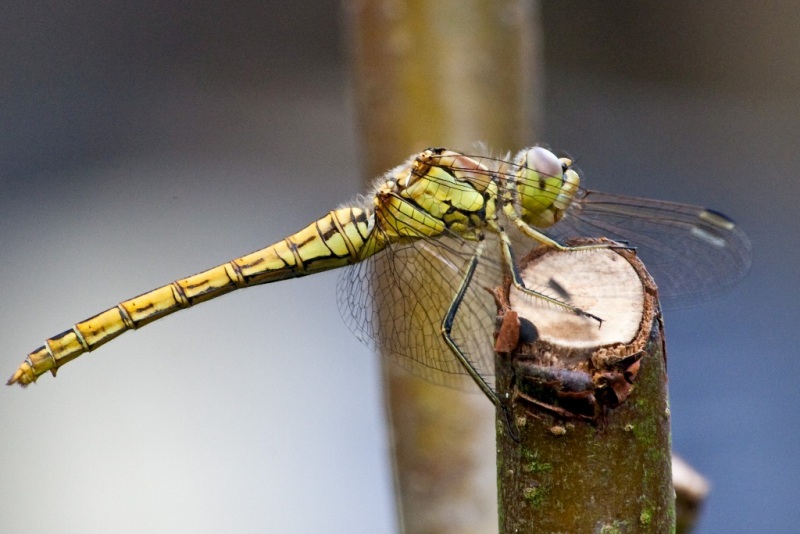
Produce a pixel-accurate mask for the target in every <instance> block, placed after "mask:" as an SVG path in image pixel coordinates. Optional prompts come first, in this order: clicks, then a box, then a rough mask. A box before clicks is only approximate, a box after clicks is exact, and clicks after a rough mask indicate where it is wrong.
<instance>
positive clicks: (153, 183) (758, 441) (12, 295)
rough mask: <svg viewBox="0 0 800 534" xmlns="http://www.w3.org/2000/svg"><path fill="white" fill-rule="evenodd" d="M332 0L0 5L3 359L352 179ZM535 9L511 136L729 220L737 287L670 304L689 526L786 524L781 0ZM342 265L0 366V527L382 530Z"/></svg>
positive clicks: (788, 180) (246, 239)
mask: <svg viewBox="0 0 800 534" xmlns="http://www.w3.org/2000/svg"><path fill="white" fill-rule="evenodd" d="M431 16H445V17H446V18H447V20H449V21H450V23H451V24H452V26H453V29H454V31H456V30H457V28H458V17H459V15H458V13H446V14H439V13H432V14H431ZM341 19H342V17H341V6H340V4H339V2H334V1H318V0H315V1H311V0H308V1H296V2H264V1H260V2H255V1H240V2H233V3H226V4H225V5H222V4H217V3H213V2H188V1H184V0H181V1H172V2H161V1H155V0H149V1H148V0H145V1H143V2H137V3H130V2H121V1H118V0H113V1H104V2H98V1H95V2H92V1H85V2H79V3H70V4H69V5H68V4H67V3H58V2H50V3H37V4H35V5H34V4H31V3H27V2H19V1H13V0H12V1H11V2H6V3H5V5H4V7H3V15H2V18H0V44H1V46H0V225H1V227H2V231H0V251H2V253H1V254H2V255H1V256H0V258H2V260H1V261H0V299H2V302H3V305H2V307H0V339H2V340H3V349H2V354H0V362H2V369H5V371H3V372H5V373H7V374H9V375H10V374H11V372H12V371H13V370H14V368H15V367H16V366H17V365H18V364H19V362H20V361H22V359H23V358H24V357H25V354H27V353H28V352H29V351H30V350H32V349H34V348H35V347H37V346H39V345H40V344H41V342H42V341H43V340H44V338H46V337H49V336H52V335H54V334H57V333H58V332H61V331H63V330H64V329H66V328H68V327H69V326H71V325H72V324H73V323H74V322H76V321H78V320H81V319H84V318H86V317H88V316H91V315H93V314H94V313H96V312H98V311H100V310H103V309H105V308H107V307H109V306H111V305H113V304H115V303H116V302H118V301H120V300H123V299H125V298H129V297H131V296H133V295H136V294H139V293H141V292H143V291H146V290H149V289H152V288H153V287H155V286H158V285H161V284H164V283H167V282H169V281H171V280H173V279H175V278H179V277H182V276H186V275H188V274H192V273H194V272H197V271H199V270H202V269H205V268H207V267H210V266H213V265H216V264H218V263H221V262H223V261H227V260H229V259H231V258H233V257H237V256H240V255H242V254H244V253H247V252H250V251H252V250H255V249H258V248H260V247H262V246H264V245H266V244H269V243H272V242H274V241H276V240H277V239H280V238H282V237H284V236H285V235H286V234H288V233H291V232H293V231H295V230H297V229H299V228H301V227H302V226H305V225H306V224H307V223H308V222H310V221H311V220H312V219H315V218H317V217H318V216H320V215H322V214H324V213H326V212H327V211H328V210H330V209H332V208H335V207H337V206H338V205H339V203H341V202H344V201H347V200H348V199H350V198H352V197H353V196H354V195H356V194H357V193H359V192H361V191H362V187H361V186H360V183H361V176H360V172H361V170H362V168H363V166H362V165H361V163H360V161H359V157H360V156H362V154H359V151H358V148H357V145H356V140H357V132H356V124H355V121H354V118H353V116H354V103H353V101H352V92H351V91H352V89H351V85H350V79H349V72H348V66H347V53H346V51H347V49H346V45H345V39H344V33H343V32H344V30H343V25H342V23H341V22H342V20H341ZM540 21H541V24H542V28H543V30H544V33H543V55H544V65H545V69H544V73H543V78H542V80H541V83H543V87H544V100H543V108H542V110H541V111H542V117H543V123H542V124H543V131H544V135H542V136H540V139H531V140H530V143H529V144H534V143H535V142H543V143H547V144H549V145H550V146H551V147H554V148H558V149H563V150H566V151H568V152H569V153H570V154H571V155H572V156H573V157H574V158H576V159H577V160H578V164H579V166H580V168H581V169H582V170H583V172H584V174H585V177H584V180H585V183H586V184H587V186H589V187H592V188H596V189H601V190H607V191H610V192H619V193H627V194H633V195H638V196H649V197H655V198H662V199H667V200H676V201H681V202H690V203H698V204H704V205H709V206H712V207H714V208H716V209H718V210H721V211H724V212H725V213H727V214H729V215H731V216H732V217H733V218H735V219H736V220H737V221H738V222H739V223H740V224H741V225H742V226H743V227H744V228H745V229H746V231H747V232H748V234H749V235H750V237H751V239H752V242H753V249H754V265H753V269H752V272H751V273H750V275H749V277H748V278H746V279H745V280H744V282H743V283H741V284H740V285H739V286H737V287H736V288H735V289H733V290H732V291H731V292H729V293H727V294H726V295H724V296H722V297H720V298H718V299H716V300H713V301H712V302H710V303H707V304H704V305H701V306H697V307H692V308H686V309H680V310H668V311H667V316H666V321H667V323H666V328H667V334H668V350H669V373H670V396H671V404H672V418H673V419H672V420H673V447H674V449H675V451H676V452H677V453H679V454H681V455H682V456H683V457H685V458H686V459H687V460H688V461H689V462H690V463H692V464H693V465H694V466H695V467H696V468H697V469H698V470H699V471H701V472H702V473H703V474H704V475H706V476H707V477H708V478H709V479H710V480H711V484H712V493H711V496H710V498H709V501H708V502H707V504H706V508H705V512H704V516H703V519H702V521H701V524H700V526H699V529H698V532H703V533H716V532H755V531H762V532H796V526H797V524H798V523H800V509H798V507H797V506H796V503H797V500H798V497H799V496H800V476H798V475H800V454H798V446H797V440H798V436H800V416H798V412H797V411H796V406H798V405H800V388H797V387H796V384H797V381H798V378H800V358H799V356H800V354H798V350H797V345H796V334H795V332H796V331H797V329H796V326H795V323H796V322H797V321H798V319H799V318H800V304H798V295H799V294H800V290H799V289H798V286H800V284H799V283H798V282H800V275H798V265H800V262H799V261H798V260H799V259H800V258H799V257H798V256H800V252H798V251H799V250H800V247H798V244H800V243H799V242H800V239H798V236H797V233H796V232H797V228H798V225H799V223H800V215H799V213H800V210H799V209H798V208H797V206H796V199H797V196H798V192H799V190H800V187H798V185H797V179H796V173H797V171H796V170H797V169H798V168H800V155H798V150H797V145H798V139H800V32H797V31H796V28H797V27H798V23H800V6H797V5H796V4H794V3H792V2H785V3H770V4H769V5H762V4H758V5H756V4H755V3H748V2H743V1H736V2H711V3H703V4H696V3H693V2H683V1H681V2H671V3H669V5H664V4H662V3H658V2H652V1H647V2H619V3H614V4H613V5H605V4H597V5H585V4H584V3H582V2H576V1H562V2H557V3H556V2H552V3H543V5H541V6H540ZM453 90H454V91H457V90H458V88H457V87H454V88H453ZM486 105H487V106H496V105H502V103H497V102H487V103H486ZM469 112H470V110H464V113H469ZM476 141H480V140H479V139H477V140H476ZM430 144H431V145H436V144H437V143H436V140H435V139H431V140H430ZM453 148H466V149H469V148H470V147H453ZM493 148H494V149H496V150H498V151H499V150H515V149H517V148H520V147H493ZM398 163H399V162H398ZM335 281H336V273H327V274H321V275H316V276H313V277H310V278H305V279H302V280H298V281H290V282H285V283H282V284H276V285H272V286H266V287H260V288H253V289H249V290H247V291H243V292H238V293H235V294H234V295H232V296H227V297H225V298H223V299H219V300H216V301H214V302H213V303H210V304H206V305H203V306H200V307H198V308H195V309H192V310H189V311H185V312H182V313H180V314H178V315H176V316H174V317H170V318H169V319H166V320H164V321H159V322H157V323H155V324H153V325H151V326H149V327H148V328H146V329H144V330H142V331H141V332H138V333H135V334H127V335H125V336H123V337H121V338H119V339H118V340H115V341H114V343H113V344H111V345H109V346H108V347H105V348H103V349H102V350H101V351H99V352H96V353H93V354H90V355H86V356H84V357H83V358H81V359H80V360H78V361H76V362H75V363H72V364H71V365H69V366H68V367H67V368H66V369H65V370H63V371H62V372H61V373H60V374H59V377H58V379H57V380H54V379H52V377H49V376H46V377H43V378H42V380H41V381H40V382H39V383H38V384H37V385H36V386H34V387H31V388H29V389H28V390H27V391H22V390H20V389H17V388H0V426H1V427H2V431H0V472H1V473H2V477H1V478H0V523H1V524H2V525H3V527H2V529H3V531H6V532H14V533H24V532H37V533H38V532H59V533H70V532H82V533H86V532H109V531H114V532H140V531H143V530H146V531H149V532H219V531H228V532H264V531H270V532H391V531H393V530H394V529H395V519H394V509H393V503H392V482H391V477H390V474H389V466H388V457H387V453H386V449H387V440H386V437H385V435H384V423H383V405H382V397H381V393H380V389H379V383H378V376H379V371H378V362H377V361H376V357H374V356H373V355H371V354H370V353H369V350H368V349H367V348H366V347H363V346H361V345H360V344H359V343H358V341H357V340H356V339H355V338H354V337H353V336H352V335H350V333H349V332H348V330H347V329H346V327H345V326H344V325H343V323H342V322H341V320H340V319H339V317H338V311H337V309H336V298H335Z"/></svg>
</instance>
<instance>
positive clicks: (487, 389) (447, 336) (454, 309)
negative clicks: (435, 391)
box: [442, 241, 505, 411]
mask: <svg viewBox="0 0 800 534" xmlns="http://www.w3.org/2000/svg"><path fill="white" fill-rule="evenodd" d="M483 248H484V242H483V241H481V242H480V243H479V244H478V247H477V249H476V251H475V255H474V256H472V259H471V260H470V262H469V267H468V268H467V272H466V274H465V275H464V279H463V280H462V281H461V286H460V287H459V289H458V292H457V293H456V295H455V297H453V301H452V302H451V303H450V307H449V308H448V310H447V314H446V315H445V316H444V319H443V320H442V337H443V338H444V341H445V343H447V346H448V347H450V350H451V351H452V352H453V354H454V355H455V356H456V358H458V361H459V362H460V363H461V365H462V366H463V367H464V370H466V371H467V373H468V374H469V376H470V377H472V380H474V381H475V383H476V384H477V385H478V387H479V388H481V391H483V393H484V394H485V395H486V396H487V397H489V400H491V401H492V403H494V405H495V406H496V407H498V408H501V409H503V410H504V411H505V407H504V406H503V404H502V403H501V402H500V399H499V398H498V397H497V393H495V391H494V389H493V388H492V387H491V386H490V385H489V384H488V383H487V382H486V379H485V378H483V376H481V374H480V373H479V372H478V370H477V369H476V368H475V366H474V365H473V364H472V362H471V361H470V360H469V358H468V357H467V355H466V354H464V351H462V350H461V348H460V347H459V346H458V344H457V343H456V341H455V340H454V339H453V337H452V330H453V322H454V321H455V318H456V314H457V313H458V308H459V306H461V302H462V301H463V300H464V295H465V294H466V292H467V289H468V288H469V284H470V282H472V277H473V275H474V274H475V269H476V268H477V267H478V263H479V261H480V257H481V255H482V254H483Z"/></svg>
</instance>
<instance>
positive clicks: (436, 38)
mask: <svg viewBox="0 0 800 534" xmlns="http://www.w3.org/2000/svg"><path fill="white" fill-rule="evenodd" d="M345 6H346V11H347V13H346V16H347V24H348V32H349V35H348V39H349V44H350V50H349V52H350V54H351V75H352V77H353V87H354V88H355V89H354V91H355V94H354V99H355V104H356V109H357V110H358V121H359V127H360V135H361V147H362V148H361V154H360V156H361V157H362V158H363V161H365V163H366V165H365V167H364V169H363V170H364V173H365V176H366V178H367V181H368V182H371V180H373V179H374V177H376V176H380V175H381V174H382V173H383V172H385V171H386V170H388V169H389V168H391V167H394V166H396V165H398V164H400V163H402V162H403V161H405V160H406V159H407V158H408V157H409V155H411V154H413V153H415V152H418V151H420V150H423V149H425V148H427V147H430V146H445V147H448V148H452V149H456V150H464V151H474V150H476V148H477V147H476V146H475V143H476V142H479V141H483V142H486V143H487V144H488V147H489V149H490V150H493V151H495V154H498V153H502V152H505V151H508V150H518V149H519V148H520V147H523V146H527V145H530V144H532V143H533V142H534V141H535V140H536V136H535V135H534V131H533V125H534V124H535V123H536V115H537V110H538V107H537V106H538V103H537V97H538V93H539V85H538V83H536V82H537V75H538V74H539V66H538V63H539V55H540V54H539V52H540V47H539V42H538V39H539V32H538V28H537V23H538V17H537V10H538V5H536V4H534V3H532V2H531V1H525V0H503V1H500V2H498V1H492V0H468V1H463V0H461V1H457V0H446V1H441V0H440V1H436V2H434V1H430V0H406V1H403V0H386V1H367V0H358V1H355V0H354V1H351V2H346V3H345ZM490 341H491V340H488V339H487V343H490ZM384 361H385V360H384ZM384 378H385V392H386V393H385V395H386V404H387V414H388V419H389V424H390V428H391V429H390V432H391V440H390V442H391V443H392V447H393V450H392V453H393V461H394V469H395V491H396V497H397V500H398V514H399V516H398V517H399V523H400V526H401V530H402V531H403V532H407V533H418V532H426V533H448V534H449V533H456V532H458V533H467V532H475V533H481V534H483V533H486V532H492V531H496V530H497V488H496V482H495V478H496V470H495V443H494V410H493V407H492V404H491V403H490V402H489V401H488V400H487V399H486V398H485V397H484V396H483V395H480V394H475V395H469V394H463V393H460V392H457V391H452V390H449V389H447V388H443V387H440V386H435V385H432V384H429V383H427V382H424V381H422V380H420V379H418V378H416V377H413V376H411V375H409V374H407V373H406V372H405V371H403V370H400V369H398V368H397V367H396V366H394V365H391V364H387V365H385V366H384ZM476 392H477V388H476Z"/></svg>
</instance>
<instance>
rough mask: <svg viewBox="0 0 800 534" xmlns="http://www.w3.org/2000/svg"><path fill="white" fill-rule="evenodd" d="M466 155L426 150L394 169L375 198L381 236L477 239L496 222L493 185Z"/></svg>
mask: <svg viewBox="0 0 800 534" xmlns="http://www.w3.org/2000/svg"><path fill="white" fill-rule="evenodd" d="M492 176H493V175H492V173H491V172H490V170H489V169H488V168H487V167H485V166H484V165H483V164H481V163H480V162H478V161H476V160H475V159H472V158H470V157H468V156H465V155H463V154H460V153H458V152H453V151H450V150H444V149H428V150H425V151H424V152H422V153H420V154H419V155H418V156H417V157H415V158H413V159H411V160H409V161H408V162H407V163H406V164H405V165H402V166H400V167H397V168H395V169H393V170H392V171H391V172H390V173H389V174H388V176H387V181H386V182H385V183H384V184H382V185H381V187H379V188H378V190H377V193H376V195H375V209H376V215H377V216H378V219H379V220H380V221H383V223H385V224H382V227H383V229H384V231H386V232H388V233H389V234H390V235H391V234H394V235H396V236H397V237H435V236H438V235H440V234H442V233H443V232H445V230H449V231H451V232H455V233H456V234H458V235H460V236H461V237H462V238H466V239H477V238H478V236H479V235H480V233H481V231H482V228H483V226H485V224H486V221H487V220H488V219H492V218H494V217H495V204H496V199H497V183H496V182H495V181H494V180H493V179H492Z"/></svg>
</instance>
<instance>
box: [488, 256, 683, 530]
mask: <svg viewBox="0 0 800 534" xmlns="http://www.w3.org/2000/svg"><path fill="white" fill-rule="evenodd" d="M602 242H604V243H608V242H607V241H592V242H589V241H582V242H579V243H573V244H597V243H602ZM521 271H522V277H523V280H524V282H525V284H526V286H527V287H528V288H529V289H532V290H535V291H539V292H541V293H544V294H546V295H548V296H550V297H554V298H557V299H558V300H560V301H562V302H565V303H567V304H569V305H571V306H574V307H577V308H579V309H580V310H583V311H584V312H586V313H588V314H591V315H593V316H596V317H599V318H600V319H601V320H602V321H598V320H596V319H594V318H592V317H590V316H586V315H581V314H577V313H575V312H574V311H570V310H567V309H564V308H562V307H559V306H557V305H554V304H552V303H547V302H546V301H544V300H543V299H538V298H535V297H531V296H530V295H527V294H523V293H522V292H521V291H519V290H517V289H515V288H513V287H508V286H506V287H505V288H502V289H498V290H497V291H496V293H497V295H498V304H499V306H498V308H499V314H500V316H501V318H502V321H500V322H499V324H500V327H499V328H498V344H497V345H498V347H497V348H498V349H499V351H501V352H498V359H497V387H498V393H499V395H500V396H501V398H503V399H508V401H509V405H510V406H509V408H510V410H511V413H512V414H513V415H512V424H513V425H514V426H515V427H516V428H515V430H516V431H515V432H512V433H513V434H516V433H518V438H519V442H516V441H515V439H514V437H516V436H512V435H510V434H512V433H509V432H506V431H505V429H501V430H502V431H498V440H497V441H498V484H499V493H500V496H499V502H500V508H501V513H500V530H501V532H533V531H535V532H603V531H604V530H603V529H606V530H605V531H609V532H670V531H672V529H673V528H674V522H675V517H674V511H675V508H674V492H673V487H672V475H671V466H670V465H671V464H670V442H669V410H668V406H667V388H666V354H665V352H664V342H663V327H662V323H661V316H660V313H659V308H658V301H657V296H656V288H655V285H654V284H653V282H652V280H651V279H650V277H649V275H648V274H647V272H646V271H645V269H644V267H643V266H642V264H641V262H639V260H638V259H637V258H636V256H635V253H633V252H631V251H627V250H621V249H612V248H594V249H587V250H581V251H576V252H560V251H556V250H553V249H549V248H539V249H537V250H535V251H534V252H533V253H532V254H531V255H530V256H529V257H528V258H526V259H525V260H524V261H523V265H522V266H521ZM509 323H511V324H510V325H509ZM515 325H516V328H517V332H518V334H517V335H516V337H515V335H514V332H515ZM509 332H510V334H509Z"/></svg>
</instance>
